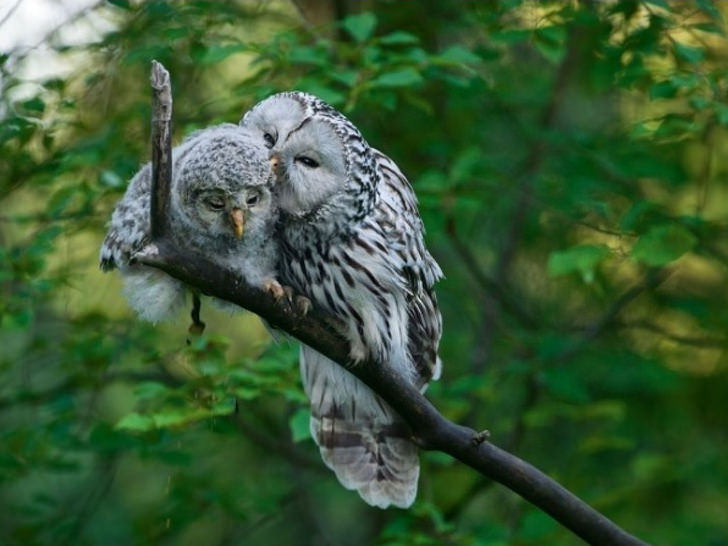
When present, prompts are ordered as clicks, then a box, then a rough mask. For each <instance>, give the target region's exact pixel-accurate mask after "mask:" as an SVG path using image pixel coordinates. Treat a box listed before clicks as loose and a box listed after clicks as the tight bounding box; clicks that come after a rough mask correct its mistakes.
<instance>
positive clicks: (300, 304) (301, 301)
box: [293, 296, 313, 317]
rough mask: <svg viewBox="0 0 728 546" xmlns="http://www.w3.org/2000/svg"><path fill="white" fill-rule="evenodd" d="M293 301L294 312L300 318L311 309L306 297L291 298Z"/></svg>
mask: <svg viewBox="0 0 728 546" xmlns="http://www.w3.org/2000/svg"><path fill="white" fill-rule="evenodd" d="M293 301H294V303H295V306H296V310H297V311H298V313H299V314H300V315H301V316H302V317H305V316H306V315H308V312H309V311H310V310H311V308H312V307H313V306H312V305H311V300H310V299H308V298H307V297H306V296H295V297H294V298H293Z"/></svg>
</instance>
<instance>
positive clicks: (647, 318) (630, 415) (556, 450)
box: [0, 0, 728, 546]
mask: <svg viewBox="0 0 728 546" xmlns="http://www.w3.org/2000/svg"><path fill="white" fill-rule="evenodd" d="M727 12H728V7H727V6H726V5H725V4H723V3H721V2H709V1H706V0H702V1H695V2H693V1H673V2H670V1H667V0H662V1H657V0H654V1H650V2H637V1H618V2H606V1H604V2H586V1H584V2H567V1H562V2H533V1H521V0H501V1H487V2H485V1H483V2H481V1H477V2H476V1H461V2H442V1H436V0H426V1H419V2H395V1H384V0H378V1H367V2H345V1H342V0H338V1H332V2H311V1H305V2H304V1H302V0H301V1H299V2H298V7H296V6H295V5H294V4H291V3H288V2H284V1H282V0H281V1H276V2H252V1H251V2H242V1H239V2H212V1H195V2H184V3H181V2H174V3H161V2H149V3H141V2H124V1H115V2H107V3H100V4H99V5H98V6H96V7H94V8H92V9H90V10H88V11H86V12H84V13H83V14H82V15H81V16H79V17H78V18H77V19H78V20H77V21H75V22H69V23H67V24H66V25H63V26H62V27H61V29H60V31H59V32H57V33H54V34H51V35H49V36H48V37H47V39H46V41H45V44H46V45H48V46H50V48H51V50H52V51H54V52H55V55H54V56H52V57H51V56H45V57H40V58H41V59H42V60H41V61H40V62H45V63H50V64H54V63H64V64H63V66H66V67H67V70H66V71H65V72H63V75H62V76H60V77H53V78H47V77H44V78H41V80H40V81H38V80H37V78H36V79H32V81H28V79H29V78H30V76H26V74H28V73H27V72H26V71H25V67H26V66H27V65H28V61H29V59H32V58H35V59H38V55H39V54H38V53H37V52H34V51H27V50H17V51H11V52H9V53H6V54H2V55H1V56H0V74H1V75H2V83H1V84H0V85H1V86H2V98H1V99H0V115H1V116H2V117H1V119H0V506H2V509H0V544H3V545H21V544H22V545H36V544H38V545H41V544H53V545H61V544H69V545H87V544H88V545H91V544H93V545H97V544H98V545H101V544H103V545H107V544H161V545H171V544H175V545H177V544H180V545H198V544H205V545H223V544H255V545H257V544H260V545H266V544H330V545H338V544H362V545H364V544H386V545H395V544H398V545H410V544H423V545H424V544H433V545H439V544H456V545H460V544H479V545H480V544H482V545H492V546H495V545H506V544H512V545H543V544H579V543H580V542H579V541H578V540H577V539H576V538H574V537H573V536H571V535H570V534H569V533H568V532H567V531H565V530H564V529H563V528H561V527H560V526H559V525H557V524H556V523H555V522H553V521H552V520H551V519H550V518H549V517H548V516H546V515H544V514H543V513H542V512H540V511H539V510H537V509H535V508H534V507H532V506H531V505H529V504H527V503H525V502H524V501H522V500H521V499H520V498H518V497H517V496H515V495H514V494H512V493H511V492H510V491H508V490H507V489H505V488H504V487H502V486H500V485H498V484H493V483H490V482H489V481H487V480H485V479H483V478H481V477H479V476H478V475H476V474H475V473H474V472H473V471H471V470H470V469H468V468H465V467H463V466H462V465H460V464H459V463H456V462H454V461H453V460H451V459H450V458H449V457H447V456H444V455H442V454H438V453H425V454H423V456H422V475H421V479H420V492H419V496H418V500H417V503H416V504H415V506H414V507H413V508H412V509H411V510H408V511H401V510H394V509H393V510H388V511H380V510H378V509H374V508H370V507H368V506H366V505H365V504H364V503H363V502H361V501H360V500H359V498H358V496H357V495H356V494H354V493H351V492H348V491H345V490H344V489H342V488H341V487H340V486H339V485H338V483H337V482H336V480H335V478H334V475H333V473H331V472H329V471H328V470H327V469H326V468H325V467H324V465H323V463H321V461H320V459H319V457H318V454H317V450H316V448H315V446H314V445H313V443H312V442H311V440H310V439H309V438H308V432H307V425H306V420H307V414H306V401H305V398H304V396H303V394H302V391H301V387H300V383H299V379H298V370H297V359H296V347H295V344H292V343H285V342H282V343H278V344H276V343H271V342H270V341H269V338H268V336H267V334H266V333H265V330H264V329H263V327H262V326H261V325H260V322H259V321H258V319H257V318H256V317H254V316H252V315H250V314H242V315H239V316H235V317H233V318H230V317H229V316H228V315H226V314H225V313H223V312H221V311H217V310H214V309H210V308H209V307H205V308H204V309H203V315H204V318H205V320H206V321H207V322H208V329H207V333H206V337H205V338H203V339H201V340H198V341H197V342H196V343H195V344H193V345H192V346H191V347H189V348H185V337H186V328H187V324H188V320H187V318H186V317H184V316H182V317H180V318H179V320H177V321H176V322H174V323H172V324H167V325H161V326H158V327H155V326H152V325H149V324H146V323H142V322H138V321H137V320H135V318H134V316H132V314H131V312H130V311H129V309H128V308H127V306H126V305H125V303H124V302H123V299H122V297H121V295H120V282H119V279H118V277H117V275H116V274H112V275H102V274H101V273H100V272H99V271H98V270H97V253H98V248H99V245H100V243H101V240H102V237H103V235H104V232H105V227H104V225H105V223H106V221H107V220H108V218H109V215H110V212H111V210H112V207H113V205H114V203H115V202H116V200H117V199H118V198H119V197H120V195H121V193H122V192H123V191H124V188H125V185H126V182H127V181H128V180H129V179H130V177H131V176H132V175H133V174H134V172H135V171H136V170H137V169H138V168H139V166H140V165H141V164H142V163H143V162H145V161H147V160H148V158H149V156H150V146H149V126H150V90H149V85H148V76H149V69H150V61H151V59H153V58H155V59H158V60H159V61H161V62H162V63H163V64H164V65H165V66H166V67H167V68H168V69H169V70H170V72H171V75H172V83H173V91H174V98H175V103H174V107H175V113H174V123H175V142H178V141H179V140H180V139H181V138H182V137H183V135H184V134H186V133H187V132H189V131H191V130H192V129H195V128H200V127H204V126H207V125H210V124H213V123H219V122H222V121H229V122H236V121H237V120H238V119H239V118H240V116H241V115H242V114H243V112H245V111H246V110H247V109H248V108H249V107H250V106H251V105H252V104H254V103H255V102H257V101H258V100H259V99H261V98H263V97H265V96H267V95H268V94H270V93H272V92H275V91H279V90H287V89H301V90H306V91H310V92H313V93H315V94H318V95H320V96H321V97H322V98H324V99H326V100H328V101H330V102H331V103H332V104H333V105H335V106H336V107H338V108H340V109H341V110H343V111H344V112H345V113H346V114H347V115H348V116H350V117H351V119H352V120H353V121H354V123H355V124H356V125H357V126H358V127H359V128H360V129H361V130H362V132H363V134H364V135H365V137H366V138H367V139H368V141H369V142H370V143H371V144H372V145H373V146H375V147H377V148H379V149H381V150H383V151H384V152H385V153H387V154H388V155H390V156H391V157H392V158H393V159H394V160H395V161H396V162H397V164H398V165H399V166H400V167H401V168H402V170H403V171H404V172H405V173H406V174H407V176H408V177H409V179H410V180H411V182H412V184H413V186H414V188H415V190H416V192H417V194H418V196H419V199H420V208H421V213H422V216H423V219H424V221H425V224H426V226H427V238H428V245H429V247H430V249H431V251H432V253H433V254H434V256H435V257H436V258H437V260H438V261H439V262H440V264H441V265H442V268H443V270H444V271H445V274H446V276H447V278H446V280H444V281H442V282H441V283H440V285H439V287H438V295H439V299H440V303H441V307H442V312H443V316H444V325H445V335H444V337H443V340H442V351H441V353H442V357H443V361H444V374H443V377H442V380H441V381H440V382H438V383H437V384H433V385H432V386H431V388H430V390H429V391H428V396H429V397H430V398H431V399H432V400H433V401H434V403H435V404H436V405H437V406H438V408H440V410H441V411H442V412H443V413H444V414H445V415H447V416H448V417H449V418H451V419H453V420H455V421H457V422H460V423H463V424H467V425H469V426H473V427H475V428H478V429H482V428H488V429H490V431H491V433H492V439H493V441H494V442H495V443H496V444H498V445H499V446H502V447H504V448H506V449H509V450H511V451H513V452H514V453H516V454H518V455H519V456H521V457H523V458H525V459H526V460H528V461H530V462H531V463H533V464H535V465H536V466H538V467H539V468H541V469H543V470H544V471H545V472H547V473H549V474H550V475H551V476H553V477H554V478H556V479H557V480H559V481H560V482H561V483H563V484H564V485H565V486H566V487H568V488H569V489H571V490H572V491H573V492H575V493H576V494H577V495H579V496H580V497H582V498H584V499H585V500H587V501H588V502H589V503H590V504H592V505H593V506H595V507H596V508H597V509H599V510H600V511H602V512H603V513H605V514H606V515H607V516H609V517H610V518H612V519H614V520H615V521H616V522H618V523H619V524H620V525H622V526H623V527H625V528H626V529H627V530H629V531H630V532H633V533H635V534H637V535H639V536H640V537H642V538H643V539H645V540H647V541H650V542H652V543H655V544H668V545H695V544H700V545H721V544H728V518H727V517H726V514H728V457H727V456H726V453H728V423H727V419H726V413H727V412H726V408H727V407H728V402H727V399H728V357H727V353H726V349H727V348H728V341H727V335H726V329H727V328H728V282H727V280H728V140H727V139H726V136H727V135H728V129H727V127H728V103H727V102H726V97H727V94H728V68H727V67H728V41H727V40H726V33H725V20H724V14H725V13H727ZM89 19H90V20H91V21H93V22H94V23H93V24H94V28H96V29H97V30H98V29H103V30H98V33H99V34H98V36H97V37H96V38H92V39H90V40H89V39H86V40H84V41H82V42H81V45H79V42H78V40H72V39H71V38H70V36H72V35H71V34H69V33H68V32H67V31H69V30H70V29H72V28H74V27H73V25H78V24H80V22H83V21H88V20H89ZM1 31H2V30H1V29H0V32H1ZM35 62H38V61H37V60H36V61H35ZM59 66H60V64H59ZM235 400H237V403H238V411H237V413H233V410H234V407H235Z"/></svg>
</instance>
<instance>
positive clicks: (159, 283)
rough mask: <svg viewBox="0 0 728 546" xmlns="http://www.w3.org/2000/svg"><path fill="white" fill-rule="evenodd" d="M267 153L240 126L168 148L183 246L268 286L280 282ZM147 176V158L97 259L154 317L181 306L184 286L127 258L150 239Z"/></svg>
mask: <svg viewBox="0 0 728 546" xmlns="http://www.w3.org/2000/svg"><path fill="white" fill-rule="evenodd" d="M268 154H269V151H268V149H267V148H266V147H265V145H264V144H263V143H262V142H261V140H260V138H258V137H257V135H252V134H251V133H250V132H249V131H246V130H245V129H243V128H241V127H239V126H237V125H233V124H223V125H219V126H216V127H211V128H208V129H204V130H201V131H197V132H195V133H192V134H191V135H190V136H188V137H187V138H186V139H185V140H184V141H183V142H182V143H181V144H180V145H179V146H176V147H175V148H174V149H173V150H172V185H171V188H170V194H171V195H170V203H169V214H170V218H169V225H170V226H171V230H170V231H171V233H170V235H171V236H172V237H173V239H174V240H175V241H176V242H177V243H178V244H180V245H181V246H183V247H185V248H188V249H191V250H195V251H198V252H201V253H203V254H204V255H206V256H208V257H209V258H211V259H213V260H214V261H216V262H218V263H219V264H220V265H222V266H225V267H228V268H231V269H233V270H235V271H239V272H240V273H241V275H242V276H243V277H244V278H245V279H246V280H247V281H248V282H249V283H251V284H254V285H257V286H263V287H266V288H268V289H270V285H271V284H272V283H274V284H277V283H276V282H275V275H276V261H277V257H278V246H277V244H276V241H275V238H274V237H273V233H274V226H275V222H276V219H277V212H276V207H275V206H274V203H273V200H272V199H271V183H272V181H273V179H272V173H271V168H270V163H269V161H268ZM151 178H152V168H151V164H149V163H148V164H146V165H145V166H144V167H143V168H142V169H141V170H140V171H139V172H138V173H137V174H136V175H135V176H134V178H133V179H132V180H131V182H130V183H129V187H128V188H127V190H126V193H125V194H124V196H123V197H122V199H121V200H120V201H119V203H118V204H117V205H116V208H115V209H114V212H113V215H112V217H111V224H110V226H109V231H108V233H107V235H106V238H105V239H104V242H103V244H102V246H101V256H100V258H101V267H102V269H104V270H110V269H113V268H114V267H116V268H118V269H119V272H120V273H121V276H122V279H123V281H124V294H125V296H126V298H127V300H128V301H129V304H130V305H131V307H132V308H133V309H134V310H135V311H136V312H137V313H138V314H139V315H140V316H141V317H142V318H145V319H147V320H151V321H155V322H156V321H159V320H163V319H165V318H168V317H169V316H170V315H172V314H174V313H175V312H176V311H177V310H179V308H180V307H181V306H182V305H183V304H184V302H185V292H186V290H185V286H184V285H183V284H182V283H181V282H180V281H178V280H176V279H173V278H172V277H170V276H168V275H167V274H165V273H163V272H161V271H159V270H157V269H154V268H150V267H146V266H143V265H138V264H134V265H132V264H130V263H129V261H130V259H131V257H132V256H133V255H134V253H135V252H138V251H139V250H141V249H142V248H143V247H144V245H145V244H146V243H147V242H148V239H149V233H150V232H149V230H150V228H149V209H150V201H151ZM236 230H237V231H238V233H236ZM240 230H242V233H241V232H240ZM239 235H242V236H239Z"/></svg>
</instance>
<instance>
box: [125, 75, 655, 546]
mask: <svg viewBox="0 0 728 546" xmlns="http://www.w3.org/2000/svg"><path fill="white" fill-rule="evenodd" d="M153 70H154V71H158V70H164V69H163V67H161V65H159V64H157V63H155V65H154V68H153ZM165 72H166V71H165ZM166 81H167V86H169V80H168V79H167V80H166ZM154 93H155V97H157V96H159V97H162V98H163V97H164V96H165V95H166V96H168V97H169V102H168V103H167V105H166V106H168V107H169V108H170V113H171V90H170V89H168V88H165V87H164V86H162V88H161V89H158V88H156V87H155V88H154ZM154 102H155V112H154V114H153V115H154V120H155V124H167V127H166V128H164V127H160V128H157V129H154V131H153V134H155V135H158V134H160V135H161V134H167V135H169V123H170V122H171V116H169V117H168V118H166V119H165V118H164V117H163V116H158V115H157V112H156V107H157V105H158V101H157V100H156V99H155V101H154ZM161 106H162V107H165V105H164V104H162V105H161ZM158 145H159V146H165V145H169V143H166V144H165V143H163V142H159V141H157V140H156V139H155V141H154V146H155V147H156V146H158ZM153 158H159V159H161V160H164V159H165V158H166V160H167V161H169V154H164V153H159V151H155V152H154V153H153ZM155 161H156V159H155ZM153 168H155V169H159V170H160V171H162V172H164V171H165V169H168V168H169V165H166V166H165V165H163V164H160V165H155V166H154V167H153ZM160 180H161V178H158V177H155V178H154V185H153V187H152V192H153V194H154V195H157V199H156V200H155V203H156V205H155V206H153V207H152V211H151V221H152V226H154V225H155V224H157V226H158V227H159V226H160V225H164V222H165V208H164V206H163V205H162V204H163V203H165V202H166V200H167V198H168V195H164V194H163V192H162V189H161V188H160V186H159V185H158V184H159V181H160ZM162 184H164V182H162ZM166 191H168V187H167V190H166ZM153 233H155V234H156V235H154V236H153V240H152V242H151V243H150V244H149V245H148V246H147V247H146V248H145V249H144V250H143V251H142V252H140V253H139V254H137V256H136V259H137V261H139V262H140V263H143V264H145V265H149V266H152V267H156V268H159V269H161V270H162V271H165V272H166V273H168V274H169V275H171V276H173V277H175V278H177V279H180V280H181V281H183V282H184V283H186V284H188V285H190V286H193V287H195V288H196V289H197V290H199V291H200V292H201V293H203V294H207V295H210V296H214V297H217V298H220V299H224V300H227V301H230V302H232V303H235V304H237V305H239V306H241V307H244V308H246V309H248V310H249V311H252V312H254V313H257V314H258V315H260V316H261V317H263V318H264V319H265V320H266V321H268V323H269V324H271V325H272V326H274V327H276V328H279V329H281V330H283V331H284V332H286V333H287V334H290V335H291V336H293V337H295V338H297V339H298V340H300V341H301V342H303V343H305V344H306V345H309V346H310V347H312V348H313V349H315V350H316V351H319V352H320V353H323V354H324V355H326V356H327V357H329V358H330V359H332V360H334V361H335V362H338V363H339V364H341V365H342V366H344V367H346V369H348V370H349V371H350V372H351V373H353V374H354V375H355V376H357V377H358V378H359V379H361V380H362V381H363V382H364V383H366V384H367V385H368V386H369V387H371V388H372V389H373V390H374V391H375V392H376V393H377V394H379V395H380V396H381V397H382V398H383V399H384V400H386V401H387V402H388V403H389V404H390V405H391V406H392V407H393V408H394V409H395V411H397V412H398V413H399V415H400V416H401V417H402V418H403V419H404V420H405V421H406V422H407V424H408V425H409V427H410V429H411V432H412V437H413V439H414V440H415V441H417V443H418V444H419V445H420V446H421V447H422V448H423V449H429V450H439V451H442V452H444V453H448V454H449V455H451V456H453V457H455V458H456V459H458V460H459V461H461V462H462V463H464V464H466V465H468V466H470V467H471V468H473V469H475V470H477V471H478V472H480V473H481V474H483V475H484V476H486V477H488V478H491V479H493V480H495V481H497V482H499V483H501V484H503V485H505V486H506V487H508V488H509V489H511V490H512V491H514V492H515V493H517V494H518V495H520V496H521V497H523V498H524V499H526V500H528V501H530V502H531V503H533V504H534V505H536V506H537V507H539V508H540V509H542V510H544V511H545V512H547V513H548V514H550V515H551V516H552V517H553V518H554V519H555V520H557V521H558V522H560V523H561V524H562V525H564V526H565V527H567V528H568V529H570V530H571V531H572V532H574V533H575V534H576V535H578V536H579V537H581V538H582V539H584V540H585V541H586V542H588V543H590V544H599V545H605V544H615V545H623V544H624V545H644V544H645V543H644V542H642V541H641V540H639V539H637V538H635V537H633V536H632V535H630V534H628V533H627V532H625V531H624V530H622V529H621V528H620V527H618V526H617V525H615V524H614V523H613V522H612V521H610V520H609V519H607V518H606V517H605V516H603V515H602V514H600V513H599V512H597V511H596V510H594V509H593V508H591V507H590V506H589V505H587V504H586V503H585V502H583V501H582V500H581V499H579V498H578V497H576V496H575V495H574V494H573V493H571V492H570V491H568V490H567V489H565V488H564V487H562V486H561V485H559V484H558V483H556V482H555V481H554V480H552V479H551V478H549V477H548V476H546V475H545V474H544V473H543V472H541V471H540V470H538V469H537V468H535V467H533V466H531V465H530V464H528V463H527V462H525V461H523V460H521V459H519V458H518V457H516V456H514V455H511V454H510V453H508V452H506V451H504V450H502V449H500V448H498V447H496V446H495V445H493V444H491V443H490V442H487V441H482V439H481V436H480V435H478V434H477V433H476V432H475V431H474V430H472V429H470V428H467V427H463V426H460V425H458V424H455V423H453V422H451V421H448V420H447V419H446V418H445V417H443V416H442V415H441V414H440V413H439V412H438V411H437V409H436V408H435V407H434V406H433V405H432V404H431V403H430V402H429V401H428V400H427V399H426V398H425V397H424V396H423V395H422V393H420V391H419V390H418V389H417V388H415V387H414V386H413V385H412V384H410V383H409V382H408V381H407V380H406V379H405V378H404V377H403V376H402V375H400V374H399V373H397V372H396V370H394V369H392V368H391V367H389V366H385V365H383V364H382V363H380V362H376V361H374V360H366V361H363V362H357V363H353V362H352V361H351V360H350V359H349V347H348V343H347V341H346V339H345V338H344V337H343V336H342V335H341V334H340V333H339V332H338V330H337V328H336V321H335V319H334V318H333V317H330V316H327V315H326V314H325V313H323V312H322V311H321V310H319V309H316V308H314V309H312V310H311V311H310V312H309V313H308V314H307V315H306V316H301V315H300V314H299V313H298V312H297V311H296V310H294V309H293V308H292V306H289V305H285V304H280V303H278V302H276V301H275V300H274V298H273V296H272V295H270V294H268V293H267V292H265V291H263V290H261V289H259V288H256V287H253V286H251V285H249V284H248V283H247V282H246V281H245V279H243V278H241V277H240V276H239V275H238V274H237V273H236V272H234V271H229V270H225V269H222V268H220V267H219V266H218V265H216V264H215V263H213V262H211V261H209V260H208V259H206V258H205V257H203V256H201V255H199V254H197V253H195V252H191V251H189V250H188V249H185V248H181V247H179V246H177V245H175V244H174V243H173V242H172V240H171V239H170V237H169V234H168V233H166V232H165V231H164V230H162V233H161V235H159V230H157V231H153Z"/></svg>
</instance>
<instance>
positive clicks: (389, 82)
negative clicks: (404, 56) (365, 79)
mask: <svg viewBox="0 0 728 546" xmlns="http://www.w3.org/2000/svg"><path fill="white" fill-rule="evenodd" d="M422 81H423V80H422V76H420V74H419V72H417V71H416V70H415V69H414V68H403V69H401V70H394V71H392V72H385V73H384V74H381V75H379V76H377V77H376V78H374V80H372V82H371V85H372V87H408V86H410V85H417V84H419V83H422Z"/></svg>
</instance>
